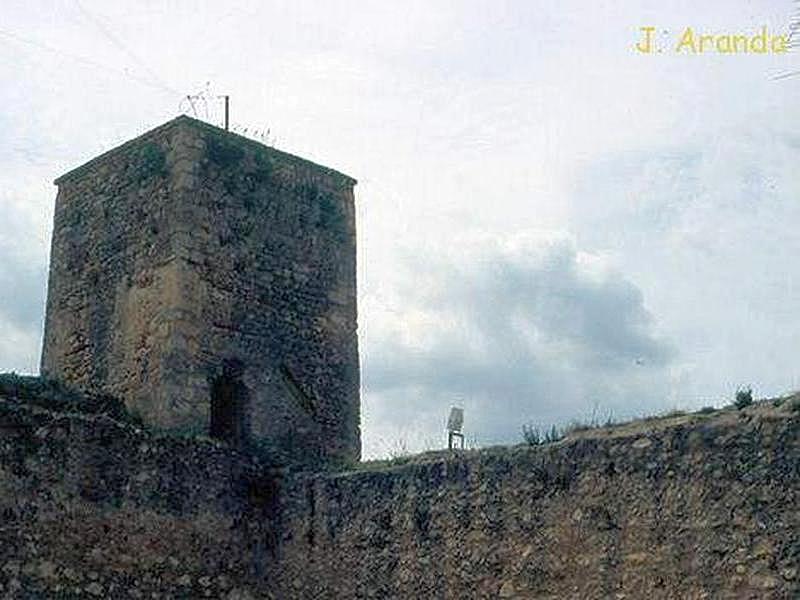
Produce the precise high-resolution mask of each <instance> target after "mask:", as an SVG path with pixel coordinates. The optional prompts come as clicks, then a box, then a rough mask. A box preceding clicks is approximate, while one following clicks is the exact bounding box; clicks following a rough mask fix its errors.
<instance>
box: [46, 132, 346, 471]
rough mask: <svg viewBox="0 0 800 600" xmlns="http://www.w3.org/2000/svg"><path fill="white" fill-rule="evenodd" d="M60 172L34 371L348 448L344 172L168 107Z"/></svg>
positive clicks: (169, 412) (315, 444)
mask: <svg viewBox="0 0 800 600" xmlns="http://www.w3.org/2000/svg"><path fill="white" fill-rule="evenodd" d="M56 184H57V185H58V196H57V199H56V208H55V217H54V227H53V241H52V251H51V264H50V279H49V289H48V299H47V315H46V323H45V338H44V348H43V354H42V365H41V370H42V373H43V374H45V375H48V376H51V377H54V378H57V379H61V380H64V381H66V382H69V383H71V384H74V385H77V386H79V387H82V388H83V389H86V390H89V391H99V392H104V393H108V394H112V395H115V396H118V397H120V398H121V399H123V400H124V402H125V403H126V405H127V407H128V408H129V410H131V411H132V412H134V413H136V414H138V415H139V416H141V418H142V419H143V420H144V421H145V422H146V423H148V424H149V425H154V426H157V427H163V428H169V429H176V428H177V429H188V430H190V431H193V432H197V433H207V434H210V435H211V436H212V437H218V438H223V439H227V440H228V441H230V442H232V443H234V444H235V445H242V444H245V443H250V442H257V443H264V444H266V445H267V446H269V447H270V448H272V449H273V450H274V451H275V452H277V453H278V456H279V457H280V459H281V460H292V459H301V460H303V461H305V462H317V461H326V460H330V459H342V460H353V459H358V457H359V455H360V434H359V363H358V339H357V331H356V268H355V267H356V242H355V208H354V197H353V187H354V185H355V180H353V179H351V178H350V177H348V176H346V175H343V174H341V173H338V172H336V171H334V170H331V169H328V168H325V167H322V166H319V165H316V164H314V163H311V162H309V161H307V160H303V159H301V158H298V157H295V156H292V155H289V154H286V153H284V152H280V151H278V150H275V149H273V148H269V147H266V146H264V145H262V144H259V143H257V142H254V141H252V140H249V139H246V138H243V137H241V136H238V135H235V134H232V133H229V132H227V131H223V130H221V129H218V128H216V127H213V126H210V125H208V124H206V123H203V122H200V121H197V120H195V119H191V118H189V117H186V116H181V117H178V118H177V119H174V120H172V121H170V122H168V123H166V124H164V125H162V126H160V127H158V128H156V129H154V130H152V131H149V132H148V133H145V134H144V135H142V136H140V137H138V138H136V139H134V140H132V141H129V142H127V143H125V144H123V145H122V146H119V147H117V148H115V149H113V150H111V151H109V152H107V153H105V154H103V155H101V156H99V157H97V158H95V159H93V160H91V161H90V162H88V163H86V164H85V165H83V166H81V167H79V168H77V169H75V170H73V171H70V172H69V173H67V174H66V175H63V176H62V177H60V178H59V179H57V180H56Z"/></svg>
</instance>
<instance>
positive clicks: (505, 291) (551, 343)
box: [364, 240, 673, 441]
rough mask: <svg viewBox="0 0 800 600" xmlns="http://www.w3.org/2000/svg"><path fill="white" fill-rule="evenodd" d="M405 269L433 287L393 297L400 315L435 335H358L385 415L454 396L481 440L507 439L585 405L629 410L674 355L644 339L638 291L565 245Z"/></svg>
mask: <svg viewBox="0 0 800 600" xmlns="http://www.w3.org/2000/svg"><path fill="white" fill-rule="evenodd" d="M481 252H484V253H483V254H481ZM410 268H411V271H412V272H414V273H416V280H417V281H424V280H425V278H426V273H427V274H428V277H430V278H431V280H432V281H435V282H436V283H435V286H434V287H433V289H432V290H430V289H426V288H424V287H422V288H421V290H420V289H417V290H416V291H415V290H414V289H412V288H408V289H406V290H405V293H406V294H407V295H404V296H403V300H404V301H405V302H407V303H408V305H407V311H408V312H409V313H411V312H414V311H421V312H422V313H424V314H426V315H428V316H429V318H430V322H431V327H432V328H433V330H434V331H433V332H427V333H426V332H420V333H419V336H420V337H427V336H428V335H430V336H431V337H432V338H433V339H434V341H433V342H432V343H428V344H425V343H424V342H422V343H420V344H416V343H415V341H414V339H413V336H412V339H410V340H409V339H407V337H408V336H406V339H404V340H402V341H401V339H400V336H397V335H393V334H392V333H391V332H390V333H384V334H382V335H380V336H378V337H371V336H368V340H367V348H366V351H365V359H364V379H365V394H366V395H367V396H370V395H372V396H374V397H377V398H379V400H378V401H376V403H375V404H376V409H375V410H376V411H377V412H379V413H380V414H381V415H382V416H383V417H384V418H385V419H386V421H388V422H394V423H404V422H409V421H414V419H415V415H417V414H426V413H427V412H430V413H431V415H432V416H433V415H434V414H444V411H446V409H447V405H448V403H452V402H454V400H455V399H458V398H463V399H467V401H468V402H469V403H471V404H472V406H471V412H472V414H471V415H470V416H471V417H472V418H473V431H474V432H475V433H476V434H477V435H478V437H480V438H481V440H482V441H514V440H515V439H516V438H518V436H519V426H520V422H521V421H522V422H524V421H526V420H528V419H537V418H538V419H541V420H543V421H546V422H555V421H563V420H566V419H568V418H570V417H575V416H579V413H581V412H583V411H585V410H586V407H587V406H590V405H591V404H593V403H598V404H602V405H603V406H604V407H606V408H607V409H609V410H611V409H614V410H615V411H617V412H618V413H619V412H625V411H626V410H628V411H629V412H630V411H632V410H636V409H637V407H638V406H641V403H644V404H647V403H648V402H650V403H651V405H652V403H657V402H659V401H662V400H663V398H664V396H665V395H666V392H665V390H664V387H663V385H664V383H663V380H664V379H665V372H666V367H667V366H668V365H669V364H670V362H671V360H672V357H673V350H672V349H671V347H670V346H669V345H668V344H667V343H666V342H664V341H663V340H660V339H659V338H657V337H656V336H655V335H654V333H653V327H652V325H653V324H652V322H651V321H652V319H651V317H650V315H649V314H648V312H647V310H646V309H645V307H644V302H643V298H642V294H641V293H640V292H639V290H638V289H637V288H636V286H635V285H633V284H632V283H631V282H629V281H627V280H626V279H625V278H624V277H622V276H621V275H619V274H617V273H613V272H608V271H607V270H603V271H601V272H600V273H592V272H591V270H590V269H587V268H586V267H585V266H584V265H582V264H581V261H580V259H579V254H578V252H577V251H576V249H575V248H574V246H573V245H572V244H571V243H570V242H568V241H564V240H562V241H558V242H554V243H551V244H548V245H547V246H546V247H545V248H544V251H543V252H536V253H530V254H527V253H526V252H524V251H523V252H514V253H509V252H507V251H505V250H504V249H502V248H498V247H493V248H487V249H485V250H484V251H479V252H478V253H476V255H475V256H472V257H465V259H464V260H463V261H460V262H457V263H452V262H451V263H444V264H442V263H439V264H436V263H434V264H432V263H431V261H430V259H429V258H426V259H424V260H423V259H419V261H418V262H417V263H416V264H412V265H410ZM401 318H402V317H401ZM437 322H441V323H449V324H448V325H447V326H445V327H442V328H439V327H438V326H437ZM389 329H390V330H391V328H389ZM643 378H644V380H645V381H643V380H642V379H643ZM657 380H658V381H661V383H662V385H661V387H659V386H655V387H656V389H650V390H648V389H647V382H649V383H651V384H652V383H653V382H654V381H657ZM434 425H438V423H435V424H434ZM420 426H422V427H425V425H420ZM431 434H433V430H432V431H431Z"/></svg>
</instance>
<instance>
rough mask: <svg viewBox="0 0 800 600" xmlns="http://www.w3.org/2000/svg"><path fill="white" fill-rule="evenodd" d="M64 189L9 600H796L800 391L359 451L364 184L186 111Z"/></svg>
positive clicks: (11, 520) (5, 543) (4, 568)
mask: <svg viewBox="0 0 800 600" xmlns="http://www.w3.org/2000/svg"><path fill="white" fill-rule="evenodd" d="M57 183H58V187H59V191H58V198H57V202H56V211H55V227H54V232H53V246H52V255H51V270H50V284H49V285H50V287H49V293H48V301H47V319H46V334H45V344H44V353H43V358H42V371H43V372H44V373H45V374H47V375H50V376H53V377H54V378H56V379H60V380H64V381H67V382H71V383H73V384H75V385H77V386H78V387H79V388H82V389H83V390H85V391H86V393H81V392H76V391H75V390H73V389H70V388H64V387H63V386H62V385H61V384H60V383H58V382H55V381H53V380H52V379H42V378H38V377H20V376H17V375H13V374H11V375H0V600H19V599H22V600H38V599H40V598H59V599H62V600H72V599H75V600H78V599H86V598H89V599H92V598H98V599H99V598H114V599H116V598H120V599H130V600H134V599H135V600H142V599H143V598H149V599H153V600H157V599H162V600H166V599H172V598H190V599H192V600H195V599H198V598H220V599H224V600H283V599H296V598H297V599H306V598H308V599H326V598H331V599H340V598H343V599H350V598H368V599H382V598H409V599H414V600H417V599H428V598H435V599H448V598H480V599H483V598H490V599H495V598H505V599H528V598H530V599H552V600H555V599H559V600H560V599H565V598H566V599H580V600H585V599H589V600H594V599H597V600H601V599H602V600H607V599H614V600H633V599H638V598H649V599H653V600H656V599H664V600H672V599H677V598H681V599H684V598H686V599H697V600H700V599H712V598H713V599H717V598H720V599H724V598H730V599H734V598H735V599H739V598H754V599H755V598H758V599H768V600H790V599H796V598H800V511H798V509H797V508H798V506H800V394H797V395H794V396H791V397H785V398H776V399H773V400H771V401H764V402H758V403H754V404H753V405H751V406H745V407H740V408H736V407H728V408H724V409H720V410H713V409H711V410H701V411H700V412H698V413H694V414H684V413H679V414H672V415H668V416H665V417H662V418H651V419H643V420H640V421H634V422H631V423H628V424H622V425H618V426H613V427H609V428H597V429H592V428H589V429H586V430H575V431H572V432H570V433H569V434H568V435H567V436H566V437H565V438H564V439H561V440H558V441H553V442H552V443H546V444H541V445H535V446H527V445H519V446H513V447H498V448H487V449H479V450H469V451H460V452H455V453H453V452H448V451H442V452H433V453H426V454H423V455H419V456H416V457H403V458H402V459H400V460H388V461H377V462H372V463H356V462H355V461H354V460H352V459H355V458H357V457H358V456H359V427H358V422H359V367H358V346H357V338H356V296H355V292H356V290H355V229H354V228H355V224H354V210H353V186H354V184H355V182H354V181H353V180H352V179H350V178H349V177H347V176H345V175H342V174H340V173H337V172H335V171H332V170H330V169H326V168H323V167H320V166H318V165H315V164H312V163H310V162H308V161H305V160H302V159H299V158H297V157H294V156H290V155H288V154H285V153H282V152H278V151H276V150H274V149H271V148H267V147H264V146H262V145H261V144H257V143H255V142H253V141H250V140H247V139H244V138H241V137H239V136H236V135H233V134H230V133H227V132H225V131H222V130H220V129H217V128H215V127H211V126H209V125H206V124H204V123H201V122H199V121H196V120H193V119H189V118H187V117H179V118H178V119H175V120H173V121H170V122H169V123H166V124H165V125H162V126H161V127H159V128H157V129H154V130H153V131H150V132H148V133H146V134H144V135H143V136H141V137H139V138H137V139H135V140H132V141H131V142H128V143H127V144H124V145H122V146H120V147H119V148H116V149H114V150H111V151H110V152H108V153H106V154H104V155H102V156H100V157H98V158H96V159H95V160H92V161H90V162H89V163H87V164H86V165H84V166H83V167H80V168H78V169H76V170H74V171H72V172H70V173H67V174H66V175H64V176H62V177H61V178H60V179H58V180H57ZM94 392H100V393H99V394H95V393H94ZM106 394H111V395H113V396H116V397H118V398H122V399H123V400H124V402H125V404H126V407H127V410H126V409H125V408H123V407H121V406H120V405H119V402H118V401H117V400H114V399H113V398H111V397H107V396H106ZM141 420H144V421H145V422H146V423H148V424H150V425H151V427H142V426H141ZM163 430H168V431H166V432H165V431H163ZM182 430H188V431H189V432H193V433H198V434H201V435H188V436H184V435H175V433H176V432H178V431H182ZM251 444H255V445H256V446H258V448H256V449H257V450H259V451H255V452H251V451H250V450H251V449H252V448H251V447H250V445H251ZM263 447H266V448H268V449H269V450H270V452H274V453H275V454H274V457H275V458H277V459H278V460H279V461H287V462H279V463H278V465H279V466H276V462H275V461H272V460H271V456H273V455H271V454H269V453H267V454H266V455H265V454H264V453H262V452H261V451H260V450H262V449H263ZM265 458H266V459H265ZM340 459H344V460H341V461H340ZM293 460H298V461H300V462H301V463H302V464H301V467H302V468H299V469H291V468H287V467H286V466H285V465H287V464H290V462H291V461H293ZM293 466H296V465H293ZM316 467H320V468H316Z"/></svg>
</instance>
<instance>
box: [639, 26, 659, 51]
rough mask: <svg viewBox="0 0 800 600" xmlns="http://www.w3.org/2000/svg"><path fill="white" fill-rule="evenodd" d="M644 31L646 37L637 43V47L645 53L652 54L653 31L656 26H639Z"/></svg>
mask: <svg viewBox="0 0 800 600" xmlns="http://www.w3.org/2000/svg"><path fill="white" fill-rule="evenodd" d="M639 29H641V30H642V32H643V33H644V39H643V40H642V41H640V42H639V43H637V44H636V49H637V50H638V51H639V52H641V53H643V54H650V53H651V52H652V51H653V32H654V31H655V30H656V28H655V27H639Z"/></svg>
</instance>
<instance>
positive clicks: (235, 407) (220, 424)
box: [209, 364, 248, 446]
mask: <svg viewBox="0 0 800 600" xmlns="http://www.w3.org/2000/svg"><path fill="white" fill-rule="evenodd" d="M241 374H242V370H241V366H240V365H238V364H236V365H226V366H225V367H224V368H223V373H222V375H219V376H217V377H215V378H214V380H213V381H212V382H211V423H210V424H209V435H210V436H211V437H212V438H216V439H218V440H223V441H226V442H228V443H230V444H232V445H234V446H242V445H243V444H244V442H245V438H246V435H247V430H246V426H245V425H246V424H245V407H246V405H247V396H248V394H247V387H246V386H245V385H244V383H242V380H241Z"/></svg>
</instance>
